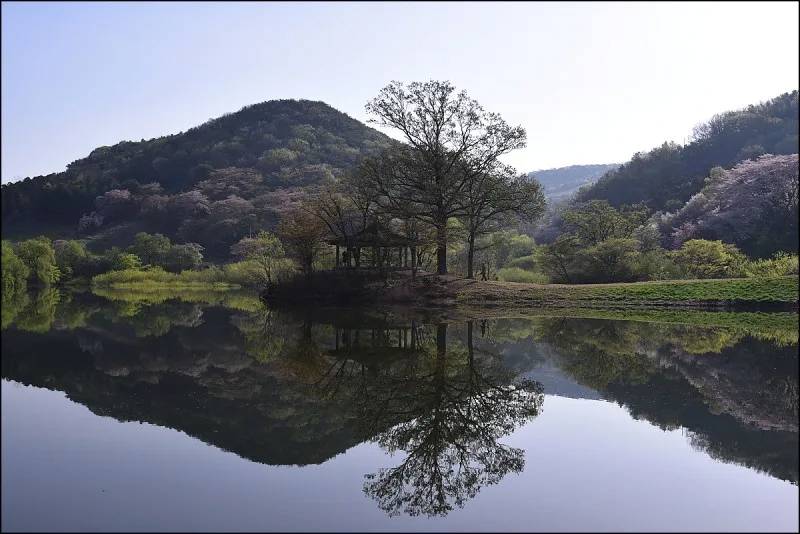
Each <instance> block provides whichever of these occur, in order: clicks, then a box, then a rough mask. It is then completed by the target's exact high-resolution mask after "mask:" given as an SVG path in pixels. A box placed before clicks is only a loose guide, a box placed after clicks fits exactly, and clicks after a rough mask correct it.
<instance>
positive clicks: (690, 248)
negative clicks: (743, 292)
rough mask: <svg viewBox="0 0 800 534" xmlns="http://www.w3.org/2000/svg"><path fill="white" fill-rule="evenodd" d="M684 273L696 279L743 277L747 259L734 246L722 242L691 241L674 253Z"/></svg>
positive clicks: (674, 257)
mask: <svg viewBox="0 0 800 534" xmlns="http://www.w3.org/2000/svg"><path fill="white" fill-rule="evenodd" d="M672 258H673V259H674V260H675V263H677V264H678V265H679V266H680V267H681V268H682V269H683V270H684V272H685V273H686V274H687V275H688V276H690V277H694V278H731V277H736V276H741V275H742V268H743V266H744V264H745V262H746V261H747V258H746V257H745V256H744V255H743V254H742V253H741V252H739V249H737V248H736V247H735V246H734V245H731V244H729V243H723V242H722V241H707V240H705V239H690V240H689V241H686V242H685V243H684V244H683V245H682V246H681V248H680V249H678V250H676V251H674V252H673V253H672Z"/></svg>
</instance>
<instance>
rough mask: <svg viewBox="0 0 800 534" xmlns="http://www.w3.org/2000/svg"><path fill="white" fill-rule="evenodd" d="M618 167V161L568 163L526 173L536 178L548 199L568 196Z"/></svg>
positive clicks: (529, 176)
mask: <svg viewBox="0 0 800 534" xmlns="http://www.w3.org/2000/svg"><path fill="white" fill-rule="evenodd" d="M617 167H619V163H601V164H594V165H570V166H569V167H559V168H557V169H546V170H539V171H533V172H530V173H528V178H534V177H535V178H536V179H537V180H539V182H540V183H541V184H542V185H543V186H544V194H545V196H546V197H547V198H548V199H553V200H555V199H561V198H565V197H568V196H569V195H571V194H572V193H574V192H575V191H577V190H578V188H580V187H581V186H584V185H587V184H592V183H594V182H596V181H597V180H598V179H599V178H600V177H601V176H603V175H604V174H605V173H607V172H608V171H612V170H614V169H616V168H617Z"/></svg>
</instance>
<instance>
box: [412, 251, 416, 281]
mask: <svg viewBox="0 0 800 534" xmlns="http://www.w3.org/2000/svg"><path fill="white" fill-rule="evenodd" d="M416 278H417V247H411V279H412V280H416Z"/></svg>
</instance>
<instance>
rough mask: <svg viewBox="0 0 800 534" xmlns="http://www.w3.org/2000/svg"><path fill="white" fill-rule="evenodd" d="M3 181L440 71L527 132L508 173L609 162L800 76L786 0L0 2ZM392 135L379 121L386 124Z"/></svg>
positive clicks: (371, 92)
mask: <svg viewBox="0 0 800 534" xmlns="http://www.w3.org/2000/svg"><path fill="white" fill-rule="evenodd" d="M1 9H2V154H1V155H2V171H1V174H2V181H3V182H8V181H15V180H19V179H22V178H25V177H27V176H36V175H40V174H48V173H51V172H58V171H62V170H64V169H65V167H66V165H67V164H68V163H70V162H72V161H74V160H76V159H78V158H81V157H85V156H86V155H88V154H89V152H91V151H92V150H93V149H94V148H96V147H98V146H106V145H113V144H115V143H117V142H120V141H123V140H140V139H149V138H152V137H159V136H162V135H167V134H171V133H177V132H180V131H184V130H186V129H188V128H190V127H192V126H196V125H198V124H201V123H203V122H205V121H206V120H208V119H210V118H214V117H217V116H219V115H222V114H223V113H227V112H231V111H236V110H238V109H240V108H242V107H243V106H246V105H250V104H254V103H257V102H263V101H265V100H272V99H281V98H307V99H312V100H322V101H324V102H326V103H328V104H330V105H331V106H333V107H334V108H336V109H338V110H340V111H343V112H345V113H347V114H348V115H350V116H351V117H354V118H356V119H358V120H361V121H366V120H367V119H368V116H367V114H366V112H365V110H364V105H365V104H366V102H367V101H368V100H369V99H371V98H373V97H374V96H375V95H376V94H377V93H378V91H379V90H380V89H381V88H382V87H383V86H385V85H386V84H388V83H389V82H390V81H391V80H400V81H404V82H411V81H425V80H429V79H437V80H450V81H451V82H452V83H453V84H454V85H455V86H456V87H457V88H459V89H464V90H466V91H467V93H468V94H469V95H470V96H471V97H473V98H475V99H476V100H478V102H480V103H481V104H482V105H483V107H484V108H485V109H487V110H489V111H493V112H498V113H500V114H501V115H502V116H503V118H504V119H505V120H506V121H507V122H509V123H510V124H513V125H517V124H519V125H522V126H523V127H524V128H525V129H526V131H527V133H528V144H527V147H526V148H524V149H520V150H517V151H515V152H513V153H511V154H509V155H508V156H507V157H506V159H505V161H506V163H509V164H511V165H514V166H515V167H517V169H519V170H520V171H526V172H527V171H532V170H538V169H546V168H552V167H561V166H566V165H572V164H586V163H611V162H623V161H626V160H628V159H630V157H631V155H632V154H633V153H635V152H637V151H644V150H649V149H651V148H653V147H655V146H657V145H659V144H661V143H663V142H664V141H666V140H672V141H676V142H678V143H684V142H685V141H686V138H687V137H688V136H689V135H690V134H691V130H692V128H693V127H694V126H695V125H696V124H698V123H700V122H702V121H704V120H707V119H709V118H710V117H711V116H713V115H714V114H715V113H719V112H723V111H727V110H731V109H738V108H742V107H744V106H747V105H748V104H754V103H758V102H760V101H764V100H767V99H769V98H772V97H775V96H777V95H779V94H781V93H784V92H786V91H791V90H794V89H797V87H798V63H800V61H799V60H798V59H799V58H798V40H799V39H800V35H799V32H798V3H796V2H785V3H768V2H753V3H747V2H732V3H721V2H720V3H717V2H711V3H653V4H648V3H516V2H509V3H499V2H497V3H455V2H453V3H449V2H443V3H377V2H376V3H322V2H320V3H317V2H303V3H296V2H287V3H280V2H275V3H258V2H254V3H247V2H243V3H222V2H220V3H213V2H207V3H183V2H177V3H155V2H154V3H124V2H113V3H112V2H109V3H94V2H92V3H80V2H74V3H73V2H54V3H44V2H43V3H28V2H24V3H23V2H20V3H16V2H3V3H2V8H1ZM386 133H389V132H386Z"/></svg>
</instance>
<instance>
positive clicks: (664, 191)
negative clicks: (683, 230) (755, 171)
mask: <svg viewBox="0 0 800 534" xmlns="http://www.w3.org/2000/svg"><path fill="white" fill-rule="evenodd" d="M797 149H798V93H797V91H796V90H795V91H792V92H791V93H784V94H782V95H780V96H778V97H776V98H773V99H772V100H769V101H767V102H764V103H761V104H757V105H751V106H748V107H747V108H745V109H742V110H738V111H728V112H726V113H722V114H719V115H716V116H714V117H712V118H711V120H709V121H708V122H706V123H703V124H701V125H699V126H698V127H696V128H695V129H694V132H693V135H692V141H691V142H690V143H689V144H687V145H685V146H681V145H678V144H675V143H664V144H663V145H661V146H660V147H657V148H654V149H653V150H651V151H650V152H647V153H636V154H634V156H633V158H632V159H631V160H630V161H629V162H627V163H624V164H623V165H622V166H620V167H619V168H618V169H616V170H614V171H612V172H609V173H607V174H606V175H605V176H603V177H602V178H601V179H599V180H598V181H597V182H596V183H595V184H593V185H591V186H588V187H586V188H584V189H582V190H581V191H580V192H579V193H578V195H577V200H578V201H587V200H594V199H597V200H607V201H608V202H609V203H610V204H611V205H613V206H620V205H623V204H635V203H640V202H644V203H646V204H647V206H648V207H649V208H651V209H652V210H668V211H675V210H676V209H678V208H680V207H681V206H683V204H685V203H686V202H687V201H688V200H689V199H690V198H691V197H692V195H694V194H695V193H697V192H699V191H700V189H702V187H703V185H704V178H705V177H706V176H708V175H709V172H710V171H711V169H712V168H713V167H717V166H719V167H724V168H731V167H733V166H734V165H736V164H737V163H739V162H741V161H744V160H746V159H754V158H757V157H758V156H761V155H763V154H794V153H797Z"/></svg>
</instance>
